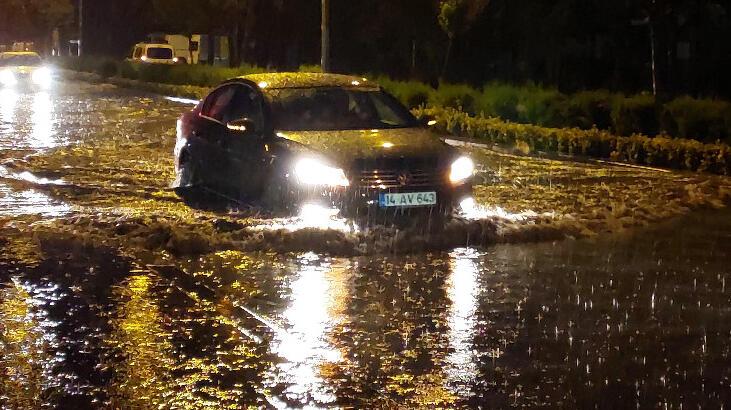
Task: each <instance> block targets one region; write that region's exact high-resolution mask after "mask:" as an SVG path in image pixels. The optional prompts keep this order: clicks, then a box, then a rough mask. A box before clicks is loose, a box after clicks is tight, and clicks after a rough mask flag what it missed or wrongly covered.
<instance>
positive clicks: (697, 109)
mask: <svg viewBox="0 0 731 410" xmlns="http://www.w3.org/2000/svg"><path fill="white" fill-rule="evenodd" d="M661 120H662V128H663V130H664V131H665V132H667V133H668V134H670V135H675V136H679V137H684V138H692V139H696V140H699V141H707V142H712V141H716V140H726V141H728V140H729V137H731V127H730V125H731V104H729V103H727V102H725V101H718V100H697V99H694V98H691V97H688V96H686V97H681V98H677V99H675V100H673V101H671V102H669V103H668V104H666V105H665V106H664V107H663V113H662V116H661Z"/></svg>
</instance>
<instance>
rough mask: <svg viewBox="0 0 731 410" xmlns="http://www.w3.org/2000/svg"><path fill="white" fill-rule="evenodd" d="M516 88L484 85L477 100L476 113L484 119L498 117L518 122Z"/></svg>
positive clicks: (504, 85) (518, 98)
mask: <svg viewBox="0 0 731 410" xmlns="http://www.w3.org/2000/svg"><path fill="white" fill-rule="evenodd" d="M519 100H520V93H519V92H518V88H517V87H512V86H509V85H507V84H499V83H490V84H488V85H486V86H485V87H484V88H483V89H482V92H481V93H480V95H479V96H478V99H477V111H478V113H481V114H482V115H483V116H486V117H500V118H502V119H504V120H509V121H518V101H519Z"/></svg>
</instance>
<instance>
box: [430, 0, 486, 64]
mask: <svg viewBox="0 0 731 410" xmlns="http://www.w3.org/2000/svg"><path fill="white" fill-rule="evenodd" d="M489 3H490V0H440V1H439V14H438V16H437V20H438V21H439V26H440V27H441V29H442V31H444V33H445V34H446V35H447V38H448V39H449V41H448V44H447V51H446V53H445V57H444V66H443V67H442V77H443V76H444V75H445V74H446V71H447V66H448V64H449V58H450V57H451V52H452V45H453V43H454V40H455V38H456V37H457V36H458V35H459V34H461V33H463V32H466V31H467V30H469V28H470V26H471V25H472V23H473V22H474V21H475V19H477V17H478V16H479V15H480V14H481V13H482V11H483V10H484V9H485V8H486V7H487V5H488V4H489Z"/></svg>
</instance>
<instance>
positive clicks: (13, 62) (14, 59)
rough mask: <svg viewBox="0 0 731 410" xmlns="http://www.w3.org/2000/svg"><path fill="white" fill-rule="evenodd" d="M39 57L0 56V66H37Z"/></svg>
mask: <svg viewBox="0 0 731 410" xmlns="http://www.w3.org/2000/svg"><path fill="white" fill-rule="evenodd" d="M38 65H41V57H40V56H38V55H35V54H15V55H7V54H6V55H0V66H5V67H10V66H38Z"/></svg>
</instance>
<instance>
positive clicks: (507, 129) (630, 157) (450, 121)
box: [414, 108, 731, 175]
mask: <svg viewBox="0 0 731 410" xmlns="http://www.w3.org/2000/svg"><path fill="white" fill-rule="evenodd" d="M414 114H415V115H416V116H418V117H422V116H424V115H429V116H431V117H433V118H436V119H437V123H438V124H439V126H440V127H442V128H444V129H445V130H446V131H449V132H452V133H454V134H456V135H459V136H463V137H469V138H473V139H478V140H482V141H485V142H489V143H493V144H501V145H508V146H515V145H516V144H518V143H521V144H527V145H528V146H529V147H530V148H531V150H533V151H545V152H551V153H559V154H569V155H583V156H588V157H593V158H604V159H611V160H614V161H625V162H632V163H638V164H646V165H651V166H658V167H666V168H673V169H680V170H689V171H699V172H710V173H715V174H720V175H731V147H730V146H729V145H726V144H719V143H714V144H703V143H701V142H699V141H694V140H687V139H680V138H668V137H655V138H651V137H647V136H644V135H639V134H635V135H632V136H630V137H624V136H618V135H613V134H611V133H610V132H608V131H602V130H598V129H596V128H593V129H590V130H580V129H578V128H563V129H558V128H548V127H539V126H536V125H526V124H516V123H511V122H506V121H502V120H500V119H498V118H485V117H481V116H479V117H472V116H469V115H468V114H466V113H464V112H461V111H458V110H454V109H451V108H420V109H416V110H414Z"/></svg>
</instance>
